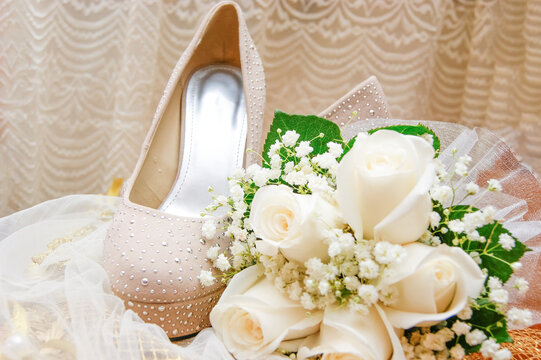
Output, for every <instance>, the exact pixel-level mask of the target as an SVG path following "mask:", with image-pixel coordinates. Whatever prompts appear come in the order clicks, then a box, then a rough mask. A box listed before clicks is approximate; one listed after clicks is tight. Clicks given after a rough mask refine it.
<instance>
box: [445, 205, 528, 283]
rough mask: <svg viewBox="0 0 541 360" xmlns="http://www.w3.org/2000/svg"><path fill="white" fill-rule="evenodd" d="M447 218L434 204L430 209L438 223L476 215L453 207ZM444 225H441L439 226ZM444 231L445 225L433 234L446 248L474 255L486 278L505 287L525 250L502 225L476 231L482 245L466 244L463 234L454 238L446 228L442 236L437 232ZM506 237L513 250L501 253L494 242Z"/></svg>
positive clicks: (499, 246) (498, 245)
mask: <svg viewBox="0 0 541 360" xmlns="http://www.w3.org/2000/svg"><path fill="white" fill-rule="evenodd" d="M447 210H449V215H448V217H446V216H445V215H444V212H443V208H442V207H441V205H439V204H437V205H436V206H435V207H434V211H437V212H438V213H439V214H440V216H441V218H442V220H444V219H447V220H448V221H450V220H455V219H462V218H463V217H464V215H466V214H467V213H470V212H474V211H477V210H478V209H476V208H474V207H471V206H469V205H455V206H451V207H450V208H448V209H447ZM443 222H444V221H442V224H443ZM444 227H445V228H447V226H446V225H441V226H440V228H438V229H436V231H434V234H436V235H439V236H440V238H441V239H442V242H443V243H445V244H447V245H449V246H459V247H461V248H462V249H463V250H464V251H465V252H467V253H468V254H470V253H472V252H477V253H478V254H479V257H480V259H481V265H480V266H481V267H482V268H485V269H487V271H488V275H489V276H496V277H498V278H499V279H500V280H501V281H502V282H503V283H505V282H506V281H507V280H509V278H510V277H511V275H512V274H513V268H512V267H511V264H513V263H514V262H517V261H519V260H520V258H521V257H522V255H524V253H525V252H526V251H528V250H529V249H528V248H527V247H526V245H524V244H523V243H521V242H520V241H519V240H518V239H517V238H516V237H514V236H513V235H512V234H511V232H509V230H507V229H506V228H504V227H503V225H502V224H501V223H499V222H497V221H494V222H493V223H491V224H487V225H485V226H482V227H480V228H478V229H477V232H479V235H481V236H484V237H485V238H486V242H484V243H483V242H480V241H470V240H468V239H467V237H466V235H465V234H457V233H454V232H452V231H451V230H449V229H448V228H447V233H445V234H442V233H441V229H442V228H444ZM502 234H508V235H510V236H511V237H513V239H515V246H514V247H513V248H512V249H511V250H505V249H504V248H502V246H501V245H500V244H499V242H498V240H499V237H500V235H502Z"/></svg>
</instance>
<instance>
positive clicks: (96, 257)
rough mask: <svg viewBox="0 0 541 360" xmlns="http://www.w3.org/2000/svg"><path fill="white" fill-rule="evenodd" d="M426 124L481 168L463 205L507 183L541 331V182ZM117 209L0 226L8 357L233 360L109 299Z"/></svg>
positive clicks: (61, 207)
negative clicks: (107, 264) (484, 188)
mask: <svg viewBox="0 0 541 360" xmlns="http://www.w3.org/2000/svg"><path fill="white" fill-rule="evenodd" d="M395 123H404V121H396V120H374V121H367V122H360V123H357V124H352V125H350V126H349V127H348V128H346V129H345V130H344V133H346V136H351V135H352V134H356V133H357V132H358V131H361V130H364V129H367V128H372V127H375V126H376V125H379V126H381V125H386V124H395ZM414 123H416V122H414ZM425 123H426V124H427V125H428V126H430V127H431V128H433V129H434V130H435V132H436V133H437V134H438V135H439V136H440V139H441V140H442V148H447V149H446V150H445V151H442V153H441V155H440V159H441V160H442V161H443V163H444V164H446V165H449V164H450V149H451V148H452V147H456V148H457V149H458V156H460V155H462V154H469V155H470V156H471V157H472V158H473V161H472V166H471V171H470V173H469V176H468V179H466V181H465V182H462V183H458V186H459V188H460V189H459V191H458V193H457V197H458V198H460V195H461V194H463V193H464V189H463V186H464V185H465V184H466V183H467V182H468V181H477V182H478V183H479V184H480V185H482V184H483V182H484V181H486V180H488V179H489V178H496V179H499V180H500V181H501V183H502V186H503V189H504V190H503V193H500V194H495V193H490V195H489V197H487V198H486V199H487V202H490V203H492V204H493V205H495V207H496V208H497V209H498V215H499V216H501V217H502V219H503V220H504V222H505V226H506V227H507V228H508V229H509V230H511V231H512V232H513V234H514V235H515V236H517V237H518V238H519V239H520V240H521V241H524V242H525V243H526V244H527V245H528V246H529V247H530V248H532V250H533V251H532V252H529V253H527V254H526V256H525V257H524V261H523V264H524V267H523V269H522V270H520V272H519V275H520V276H524V277H526V278H527V279H528V280H529V281H530V285H531V290H530V292H529V293H528V294H527V295H526V297H524V298H517V297H513V298H512V304H513V305H516V306H519V307H527V308H529V309H531V310H532V311H533V313H534V322H540V321H541V304H540V303H539V301H538V300H537V299H539V296H540V295H539V294H540V293H541V282H540V281H538V280H536V278H535V276H536V274H539V273H540V270H541V269H540V266H541V265H539V263H540V254H541V241H540V236H539V234H540V233H541V221H540V219H541V185H540V183H539V181H538V179H537V178H536V177H535V176H534V175H533V173H532V172H531V171H530V170H529V169H528V168H526V167H524V166H523V165H521V164H520V163H519V162H518V161H517V160H516V158H515V157H514V155H513V154H512V152H511V151H510V149H509V148H508V147H507V146H506V145H505V144H504V143H503V142H502V141H501V140H499V139H498V138H497V137H496V136H494V135H493V134H491V133H490V132H487V131H486V130H482V129H476V130H471V129H467V128H464V127H462V126H459V125H453V124H444V123H437V122H425ZM348 134H349V135H348ZM484 203H485V202H484V201H483V202H482V203H481V204H480V205H483V204H484ZM117 204H118V199H117V198H111V197H105V196H98V195H73V196H68V197H64V198H60V199H57V200H51V201H48V202H45V203H42V204H39V205H37V206H35V207H33V208H30V209H27V210H23V211H20V212H17V213H15V214H12V215H11V216H8V217H5V218H2V219H0V354H3V355H5V356H6V357H7V356H12V357H13V358H16V359H17V358H22V357H23V356H29V358H32V359H73V358H75V357H76V358H78V359H89V360H94V359H166V358H177V357H179V356H180V357H181V358H182V359H224V360H231V359H232V357H231V355H229V353H228V352H227V350H226V349H225V347H224V345H223V344H222V343H221V342H220V341H219V340H218V339H217V337H216V335H215V334H214V332H213V330H211V329H207V330H204V331H203V332H201V333H200V334H199V335H198V336H197V337H196V338H195V339H193V341H192V342H191V344H189V345H188V346H186V345H178V344H172V343H171V342H170V341H169V340H168V338H167V336H166V335H165V333H164V332H163V331H162V330H161V329H160V328H159V327H158V326H156V325H152V324H146V323H144V322H142V321H141V320H140V319H139V318H138V317H137V316H136V315H135V314H134V313H133V312H131V311H126V310H125V308H124V305H123V303H122V301H121V300H120V299H118V298H116V297H115V296H114V295H112V294H111V292H110V290H109V284H108V280H107V275H106V273H105V271H104V269H103V267H102V265H101V254H102V246H103V240H104V237H105V234H106V229H107V227H108V225H109V223H110V220H111V216H112V214H113V212H114V210H115V207H116V205H117ZM48 246H49V247H48ZM53 249H54V251H49V250H53ZM511 281H512V280H511Z"/></svg>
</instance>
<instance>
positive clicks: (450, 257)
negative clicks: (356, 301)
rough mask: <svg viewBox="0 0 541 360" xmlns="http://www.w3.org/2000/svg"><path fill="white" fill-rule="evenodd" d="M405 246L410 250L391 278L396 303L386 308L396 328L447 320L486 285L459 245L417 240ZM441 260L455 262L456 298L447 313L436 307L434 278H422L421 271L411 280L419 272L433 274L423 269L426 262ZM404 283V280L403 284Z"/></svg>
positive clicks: (477, 269)
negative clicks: (396, 295) (430, 243)
mask: <svg viewBox="0 0 541 360" xmlns="http://www.w3.org/2000/svg"><path fill="white" fill-rule="evenodd" d="M404 249H405V250H406V251H407V256H406V259H405V260H404V261H403V262H402V263H401V264H400V265H399V266H398V267H397V268H396V269H395V270H396V277H395V278H394V279H393V281H392V282H393V283H394V284H395V286H397V288H398V289H399V295H398V297H397V300H396V302H395V304H394V305H391V306H389V307H384V308H383V309H384V310H385V313H386V314H387V317H388V318H389V321H390V322H391V323H392V324H393V326H395V327H398V328H402V329H408V328H410V327H412V326H428V325H433V324H434V323H435V322H439V321H442V320H445V319H448V318H450V317H451V316H454V315H456V314H457V313H459V312H460V311H461V310H462V309H463V308H464V307H465V306H466V305H467V302H468V298H476V297H477V296H479V293H480V292H481V290H482V289H483V287H484V282H485V277H486V276H485V275H484V274H483V272H482V271H481V269H480V268H479V266H478V265H477V264H476V263H475V261H473V259H472V258H471V257H470V256H469V255H468V254H466V253H465V252H464V250H462V249H460V248H457V247H450V246H447V245H440V246H438V247H432V246H428V245H423V244H419V243H414V244H410V245H407V246H404ZM439 259H441V261H445V262H448V263H450V264H453V266H454V268H455V276H456V284H457V285H456V291H455V293H454V297H453V300H452V302H451V304H450V305H449V307H448V309H447V310H446V311H444V312H436V310H435V309H436V308H437V303H436V298H435V297H434V288H433V286H432V285H429V284H430V283H432V281H430V280H429V279H428V278H423V276H422V274H421V276H416V277H415V278H411V279H410V276H411V275H413V274H415V273H416V272H418V271H423V272H425V271H427V272H428V273H429V274H432V273H431V272H430V271H429V270H426V269H424V268H423V265H424V264H426V263H429V262H435V261H438V260H439ZM423 279H424V280H423ZM409 280H412V281H409ZM401 282H403V283H402V284H400V283H401ZM421 310H422V311H421Z"/></svg>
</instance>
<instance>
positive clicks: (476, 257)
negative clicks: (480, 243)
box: [470, 251, 483, 265]
mask: <svg viewBox="0 0 541 360" xmlns="http://www.w3.org/2000/svg"><path fill="white" fill-rule="evenodd" d="M470 257H471V258H472V259H473V261H475V262H476V263H477V264H478V265H481V263H482V261H483V260H482V259H481V255H480V254H479V253H478V252H477V251H472V252H471V253H470Z"/></svg>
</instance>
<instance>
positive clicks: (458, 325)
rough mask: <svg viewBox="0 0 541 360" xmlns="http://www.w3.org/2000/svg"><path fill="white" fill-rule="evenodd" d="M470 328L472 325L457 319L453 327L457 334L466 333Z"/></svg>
mask: <svg viewBox="0 0 541 360" xmlns="http://www.w3.org/2000/svg"><path fill="white" fill-rule="evenodd" d="M470 329H471V326H470V325H468V324H466V323H465V322H462V321H456V322H455V323H454V324H453V327H452V328H451V330H453V331H454V332H455V334H457V335H466V334H467V333H468V332H469V331H470Z"/></svg>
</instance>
